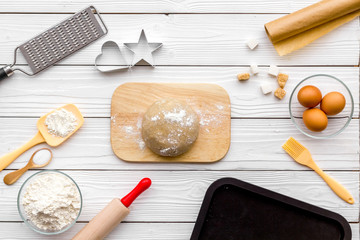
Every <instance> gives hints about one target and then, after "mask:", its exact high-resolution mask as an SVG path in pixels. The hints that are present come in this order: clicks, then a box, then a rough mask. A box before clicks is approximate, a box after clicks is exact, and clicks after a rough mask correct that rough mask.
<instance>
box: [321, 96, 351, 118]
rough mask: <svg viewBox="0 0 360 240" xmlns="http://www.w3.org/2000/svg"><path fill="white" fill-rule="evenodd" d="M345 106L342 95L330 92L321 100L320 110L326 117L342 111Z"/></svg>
mask: <svg viewBox="0 0 360 240" xmlns="http://www.w3.org/2000/svg"><path fill="white" fill-rule="evenodd" d="M345 104H346V100H345V97H344V95H342V94H341V93H339V92H330V93H328V94H326V95H325V97H324V98H323V99H322V101H321V104H320V108H321V110H323V111H324V112H325V113H326V114H327V115H336V114H338V113H340V112H341V111H342V110H343V109H344V107H345Z"/></svg>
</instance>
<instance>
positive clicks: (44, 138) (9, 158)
mask: <svg viewBox="0 0 360 240" xmlns="http://www.w3.org/2000/svg"><path fill="white" fill-rule="evenodd" d="M60 109H65V110H67V111H69V112H71V113H73V114H74V116H75V117H76V119H77V126H76V128H75V130H74V131H73V132H71V133H70V134H68V135H67V136H66V137H63V138H62V137H57V136H54V135H51V134H50V133H49V131H48V129H47V127H46V125H45V120H46V118H47V116H48V115H49V114H51V113H53V112H55V111H56V110H60ZM83 123H84V118H83V116H82V115H81V113H80V111H79V109H78V108H77V107H76V106H75V105H73V104H67V105H65V106H62V107H61V108H58V109H55V110H54V111H52V112H49V113H48V114H46V115H44V116H42V117H41V118H40V119H39V120H38V122H37V128H38V130H39V131H38V132H37V133H36V135H35V137H33V138H32V139H31V140H30V141H29V142H27V143H26V144H24V145H23V146H21V147H20V148H18V149H16V150H15V151H13V152H11V153H8V154H6V155H4V156H2V157H1V158H0V171H2V170H4V168H6V167H7V166H9V165H10V163H12V162H13V161H15V159H17V158H18V157H19V156H20V155H21V154H23V153H24V152H25V151H27V150H29V149H30V148H32V147H33V146H35V145H38V144H40V143H44V142H46V143H47V144H48V145H50V146H52V147H57V146H59V145H60V144H62V143H63V142H64V141H65V140H67V139H68V138H69V137H70V136H71V135H73V134H74V133H75V132H76V131H77V130H78V129H79V128H80V127H81V126H82V125H83Z"/></svg>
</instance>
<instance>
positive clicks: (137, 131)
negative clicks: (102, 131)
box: [111, 116, 145, 151]
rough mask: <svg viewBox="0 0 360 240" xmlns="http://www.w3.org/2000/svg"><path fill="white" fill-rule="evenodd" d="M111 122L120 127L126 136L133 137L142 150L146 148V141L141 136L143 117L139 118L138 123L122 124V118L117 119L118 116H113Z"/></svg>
mask: <svg viewBox="0 0 360 240" xmlns="http://www.w3.org/2000/svg"><path fill="white" fill-rule="evenodd" d="M111 122H112V124H113V125H114V126H116V127H118V128H119V129H120V130H121V131H122V132H123V133H122V134H123V136H124V137H125V138H128V139H129V138H132V139H134V142H135V143H136V144H137V145H138V147H139V149H140V150H142V151H143V150H144V149H145V142H144V140H143V139H142V137H141V125H142V118H138V120H137V122H136V125H135V126H134V125H122V123H121V121H120V120H117V116H111Z"/></svg>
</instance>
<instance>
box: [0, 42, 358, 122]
mask: <svg viewBox="0 0 360 240" xmlns="http://www.w3.org/2000/svg"><path fill="white" fill-rule="evenodd" d="M0 37H1V36H0ZM260 69H261V72H260V73H259V74H257V75H256V76H251V78H250V80H248V81H246V82H239V81H238V80H237V79H236V75H237V74H238V73H241V72H248V71H249V67H156V68H154V69H152V68H151V67H142V66H137V67H134V68H133V69H132V70H131V71H123V72H117V73H111V74H102V73H100V72H99V71H97V70H96V69H95V68H94V67H93V66H61V67H60V66H57V67H53V68H51V69H49V70H47V71H45V72H43V73H41V74H39V75H38V76H36V77H33V78H29V77H26V76H24V75H23V74H21V73H16V74H14V76H12V77H11V78H10V79H6V80H4V81H2V82H0V96H1V98H0V116H9V117H10V116H16V117H17V116H21V117H22V116H31V117H40V116H42V115H43V114H45V113H47V112H49V111H51V110H52V109H54V108H56V107H60V106H62V105H64V104H67V103H74V104H76V105H77V106H78V107H79V108H80V110H81V112H82V113H83V114H84V115H85V116H86V117H110V104H111V97H112V94H113V92H114V91H115V89H116V88H117V87H118V86H119V85H121V84H123V83H126V82H160V83H165V82H192V83H194V82H196V83H215V84H219V85H220V86H222V87H223V88H224V89H225V90H227V92H228V94H229V95H230V100H231V105H232V113H231V115H232V117H236V118H252V117H256V118H269V117H270V118H285V117H286V118H287V117H289V110H288V102H289V97H290V94H291V91H292V89H293V88H294V87H295V85H296V84H297V83H298V82H300V81H301V80H302V79H303V78H305V77H307V76H310V75H314V74H318V73H326V74H330V75H333V76H336V77H338V78H340V79H341V80H343V81H344V82H345V84H347V86H348V87H349V88H350V89H351V92H352V94H353V97H354V101H355V114H354V117H358V116H359V68H357V67H331V68H329V67H281V68H280V69H281V71H282V72H284V73H287V74H289V76H290V77H289V81H288V83H287V85H286V86H285V90H286V91H287V96H285V98H284V99H283V100H282V101H279V100H278V99H277V98H276V97H274V96H273V95H272V94H269V95H263V94H262V92H261V90H260V86H261V84H263V83H272V84H273V86H274V88H276V86H277V83H276V79H275V78H274V77H271V76H270V75H269V74H267V69H268V68H267V67H261V68H260ZM323 85H326V83H319V87H320V88H321V86H323Z"/></svg>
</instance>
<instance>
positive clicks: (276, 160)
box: [0, 118, 359, 171]
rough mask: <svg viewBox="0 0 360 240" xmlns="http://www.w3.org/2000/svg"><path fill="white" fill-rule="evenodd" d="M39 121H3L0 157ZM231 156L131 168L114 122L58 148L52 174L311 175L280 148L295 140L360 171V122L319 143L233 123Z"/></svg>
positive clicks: (249, 122)
mask: <svg viewBox="0 0 360 240" xmlns="http://www.w3.org/2000/svg"><path fill="white" fill-rule="evenodd" d="M36 121H37V120H36V119H28V118H0V155H3V154H5V153H7V152H9V151H11V150H15V149H16V148H17V147H20V146H21V145H22V144H24V143H25V142H26V141H28V140H30V138H31V137H33V135H35V133H36ZM231 128H232V135H231V145H230V150H229V153H228V154H227V155H226V156H225V158H224V159H222V160H221V161H219V162H216V163H213V164H180V163H178V164H176V163H174V164H166V163H161V164H160V163H159V164H151V163H143V164H130V163H127V162H124V161H122V160H120V159H118V158H117V157H116V156H115V155H114V153H113V151H112V149H111V145H110V119H107V118H104V119H101V118H100V119H99V118H94V119H89V118H87V119H85V123H84V126H83V127H82V128H81V129H79V131H78V132H77V133H76V134H74V136H72V137H71V138H70V139H69V140H67V141H66V142H65V143H64V144H62V145H60V146H59V147H57V148H52V149H53V152H54V159H53V161H52V162H51V163H50V164H49V165H48V166H47V167H46V168H48V169H107V170H115V169H119V170H125V169H127V170H194V169H195V170H216V171H218V170H308V169H307V168H306V167H304V166H301V165H299V164H297V163H296V162H294V161H293V160H292V159H291V158H290V157H289V156H288V155H287V154H286V153H285V152H284V151H283V150H282V148H281V145H282V144H283V143H284V142H285V141H286V140H287V139H288V138H289V137H290V136H292V137H294V138H295V139H297V140H298V141H300V142H301V143H302V144H304V145H305V146H306V147H307V148H309V150H310V152H311V153H312V155H313V158H314V159H315V161H316V162H317V163H318V165H319V166H320V167H321V168H323V169H327V170H359V152H358V150H359V120H358V119H356V120H355V119H354V120H353V121H352V122H351V123H350V126H349V127H348V128H347V129H345V131H344V132H343V133H341V134H340V135H338V136H336V137H334V138H331V139H323V140H316V139H311V138H309V137H307V136H305V135H303V134H302V133H300V132H299V131H298V130H297V129H296V128H295V127H294V126H293V125H292V123H291V121H290V120H289V119H272V120H269V119H241V120H238V119H234V120H232V123H231ZM44 146H47V145H45V144H42V145H40V146H38V147H35V148H33V149H31V150H29V151H27V152H26V153H24V154H23V155H22V156H20V157H19V158H18V159H17V160H16V161H15V162H14V163H12V164H11V165H10V166H9V167H8V168H9V169H17V168H21V167H23V166H24V165H25V164H26V162H27V161H28V160H29V158H30V156H31V154H32V153H33V152H34V151H35V149H38V148H40V147H44Z"/></svg>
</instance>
